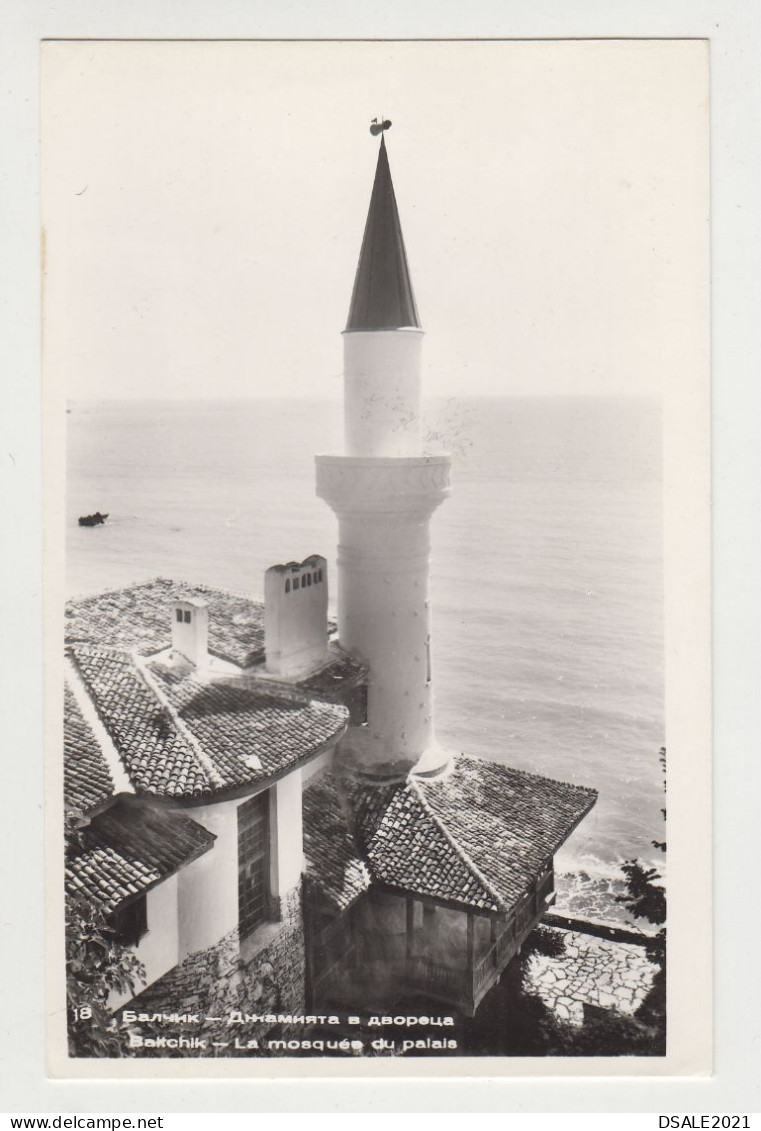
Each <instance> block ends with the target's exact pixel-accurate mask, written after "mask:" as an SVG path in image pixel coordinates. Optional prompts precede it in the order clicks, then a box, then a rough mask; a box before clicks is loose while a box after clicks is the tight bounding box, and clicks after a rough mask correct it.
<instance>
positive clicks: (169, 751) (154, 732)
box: [73, 647, 213, 797]
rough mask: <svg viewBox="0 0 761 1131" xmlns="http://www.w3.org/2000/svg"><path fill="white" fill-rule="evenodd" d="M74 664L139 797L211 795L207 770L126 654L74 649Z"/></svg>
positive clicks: (103, 649) (101, 650) (99, 649)
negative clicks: (144, 795)
mask: <svg viewBox="0 0 761 1131" xmlns="http://www.w3.org/2000/svg"><path fill="white" fill-rule="evenodd" d="M73 659H74V662H75V664H76V666H77V668H78V669H79V672H80V674H81V676H82V679H83V680H84V682H85V685H86V687H87V689H88V691H89V692H90V695H91V697H92V699H93V701H94V703H95V706H96V709H97V711H98V714H99V715H100V718H101V721H102V722H103V725H104V726H105V728H106V730H107V731H108V733H109V735H110V737H111V741H112V742H113V744H114V746H115V747H116V749H117V750H118V752H119V756H120V757H121V759H122V762H123V764H124V768H125V770H126V771H127V774H128V775H129V778H130V780H131V781H132V784H133V785H134V787H135V789H136V791H137V792H138V793H150V794H154V795H155V796H157V797H193V796H199V795H204V794H209V793H211V792H213V784H212V781H211V777H210V775H209V771H208V768H207V767H206V766H205V765H204V763H203V761H202V760H201V759H200V758H199V757H198V754H197V752H196V751H195V750H194V749H193V747H192V745H191V744H190V743H189V742H188V741H187V739H186V738H185V736H184V735H182V734H180V733H178V731H177V728H176V727H175V725H174V722H173V720H172V718H171V715H170V712H169V711H168V710H167V709H166V707H165V706H164V705H163V704H162V703H160V702H159V701H158V699H157V698H156V696H155V695H154V694H153V692H152V691H151V690H150V689H149V687H148V686H147V684H146V683H145V680H144V679H143V678H142V676H141V675H140V672H139V671H138V669H137V667H136V666H135V663H134V661H133V660H132V658H131V657H130V656H129V655H127V654H126V653H125V652H115V651H110V650H108V649H105V648H86V647H82V648H76V649H74V650H73Z"/></svg>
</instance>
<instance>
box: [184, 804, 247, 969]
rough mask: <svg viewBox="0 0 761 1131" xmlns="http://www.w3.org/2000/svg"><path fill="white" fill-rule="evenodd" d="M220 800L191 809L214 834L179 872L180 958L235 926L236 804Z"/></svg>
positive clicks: (200, 948)
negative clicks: (206, 846) (207, 846)
mask: <svg viewBox="0 0 761 1131" xmlns="http://www.w3.org/2000/svg"><path fill="white" fill-rule="evenodd" d="M240 804H242V802H241V801H220V802H218V803H217V804H216V805H205V806H203V807H201V808H199V809H193V810H192V817H193V820H194V821H198V823H199V824H201V825H203V826H204V828H207V829H208V830H209V832H212V833H214V834H215V835H216V838H217V839H216V841H215V842H214V847H213V848H212V849H211V850H210V851H209V852H206V853H205V854H204V855H203V856H200V857H199V858H198V860H194V861H193V863H192V864H188V865H187V866H186V867H185V868H183V869H182V870H181V871H180V872H179V873H178V877H177V879H178V921H179V952H180V960H182V959H183V958H185V957H186V956H187V955H188V954H193V953H195V951H197V950H205V949H206V947H209V946H213V945H214V944H215V943H217V942H219V940H220V939H221V938H222V936H223V935H226V934H227V933H228V931H231V930H233V928H234V927H237V925H238V814H237V810H238V805H240Z"/></svg>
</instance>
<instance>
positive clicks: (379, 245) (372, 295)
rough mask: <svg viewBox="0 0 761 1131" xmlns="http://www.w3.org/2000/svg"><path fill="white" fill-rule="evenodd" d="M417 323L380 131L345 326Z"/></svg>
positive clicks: (395, 326)
mask: <svg viewBox="0 0 761 1131" xmlns="http://www.w3.org/2000/svg"><path fill="white" fill-rule="evenodd" d="M402 327H418V328H419V327H420V319H419V317H418V312H417V306H416V304H415V295H414V293H413V290H412V280H411V278H410V269H409V266H408V264H407V252H406V251H405V247H404V239H403V237H402V226H401V223H400V220H399V210H398V208H397V206H396V196H395V194H394V186H393V183H392V181H391V170H390V168H389V164H388V154H387V152H386V143H385V140H384V139H383V137H382V136H381V144H380V149H379V150H378V164H377V166H376V168H375V180H374V182H373V191H372V195H371V197H370V208H369V211H368V213H367V222H366V224H365V233H364V236H363V238H362V249H361V251H360V253H359V263H358V265H357V274H356V276H355V279H354V290H353V292H352V296H351V304H350V307H349V317H348V320H347V323H346V329H347V330H348V331H351V330H397V329H400V328H402Z"/></svg>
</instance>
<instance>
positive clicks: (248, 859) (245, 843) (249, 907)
mask: <svg viewBox="0 0 761 1131" xmlns="http://www.w3.org/2000/svg"><path fill="white" fill-rule="evenodd" d="M269 847H270V795H269V792H268V791H267V790H266V789H265V790H264V792H263V793H257V795H256V797H252V798H251V799H250V800H249V801H244V803H243V804H242V805H239V806H238V929H239V931H240V937H241V938H245V937H246V935H250V934H251V933H252V931H255V930H256V928H257V927H259V926H260V925H261V924H262V923H264V922H266V920H267V919H268V918H269V917H270V905H271V900H270V852H269Z"/></svg>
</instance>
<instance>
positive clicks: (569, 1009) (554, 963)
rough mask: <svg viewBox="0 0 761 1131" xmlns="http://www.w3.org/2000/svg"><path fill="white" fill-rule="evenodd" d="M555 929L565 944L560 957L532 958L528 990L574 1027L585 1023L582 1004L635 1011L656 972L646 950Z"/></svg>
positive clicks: (526, 982)
mask: <svg viewBox="0 0 761 1131" xmlns="http://www.w3.org/2000/svg"><path fill="white" fill-rule="evenodd" d="M545 930H552V933H553V934H556V935H557V936H558V937H560V938H561V939H562V940H563V942H564V944H565V945H564V953H563V954H562V955H561V956H560V957H558V958H549V957H547V956H546V955H542V954H532V955H531V956H530V958H529V960H528V963H527V968H526V974H525V977H524V982H523V989H524V992H525V993H527V994H531V995H533V996H535V997H539V998H540V999H541V1000H542V1002H543V1003H544V1005H546V1006H547V1008H548V1009H549V1010H551V1011H552V1012H553V1013H554V1014H555V1016H556V1017H557V1018H558V1019H559V1020H561V1021H565V1022H567V1023H570V1024H572V1025H582V1024H583V1022H584V1006H585V1005H591V1006H596V1007H597V1008H598V1009H609V1010H614V1011H615V1012H617V1013H622V1014H627V1015H629V1016H631V1015H633V1014H634V1013H636V1011H637V1010H638V1009H639V1007H640V1005H642V1002H643V1001H644V999H645V997H646V996H647V994H648V993H649V991H650V989H651V987H652V984H653V979H654V977H655V973H656V968H655V966H653V965H652V963H651V962H649V961H648V959H647V956H646V954H645V948H644V946H640V945H638V944H637V943H625V942H614V941H612V940H609V939H602V938H597V937H595V936H594V935H587V934H582V933H581V932H579V931H566V930H561V929H558V928H545Z"/></svg>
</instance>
